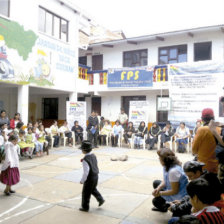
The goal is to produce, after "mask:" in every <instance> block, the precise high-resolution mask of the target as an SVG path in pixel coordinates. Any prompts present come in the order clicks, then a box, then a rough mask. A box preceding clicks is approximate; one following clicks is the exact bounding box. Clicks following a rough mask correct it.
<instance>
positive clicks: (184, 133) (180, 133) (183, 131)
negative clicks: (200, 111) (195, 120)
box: [175, 122, 190, 153]
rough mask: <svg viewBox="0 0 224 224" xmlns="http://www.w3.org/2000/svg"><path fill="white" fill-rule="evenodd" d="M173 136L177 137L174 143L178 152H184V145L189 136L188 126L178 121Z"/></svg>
mask: <svg viewBox="0 0 224 224" xmlns="http://www.w3.org/2000/svg"><path fill="white" fill-rule="evenodd" d="M175 136H176V137H177V139H176V143H177V150H178V152H180V153H184V152H185V151H186V145H187V144H188V138H189V137H190V131H189V128H187V127H186V125H185V123H184V122H180V126H179V127H178V128H177V130H176V133H175Z"/></svg>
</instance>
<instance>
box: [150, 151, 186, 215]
mask: <svg viewBox="0 0 224 224" xmlns="http://www.w3.org/2000/svg"><path fill="white" fill-rule="evenodd" d="M157 154H158V156H159V160H160V163H161V165H162V166H163V181H160V180H155V181H154V182H153V188H154V191H153V192H152V195H153V196H154V198H153V200H152V203H153V205H154V206H155V207H154V208H152V210H153V211H161V212H167V210H168V208H169V207H170V202H173V201H175V200H181V199H182V198H183V197H184V196H185V195H187V191H186V186H187V183H188V180H187V176H186V174H185V173H184V171H183V169H182V167H181V163H180V161H179V160H178V159H177V157H176V156H175V153H174V152H173V151H172V150H170V149H167V148H162V149H160V150H158V151H157Z"/></svg>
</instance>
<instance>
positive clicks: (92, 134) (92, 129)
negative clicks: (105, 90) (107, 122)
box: [87, 111, 99, 148]
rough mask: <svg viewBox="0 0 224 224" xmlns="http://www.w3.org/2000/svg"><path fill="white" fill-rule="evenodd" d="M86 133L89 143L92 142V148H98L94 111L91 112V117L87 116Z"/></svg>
mask: <svg viewBox="0 0 224 224" xmlns="http://www.w3.org/2000/svg"><path fill="white" fill-rule="evenodd" d="M87 131H88V141H90V142H91V143H92V141H94V148H98V146H97V138H98V134H99V120H98V118H97V116H96V113H95V111H92V113H91V115H90V116H89V119H88V126H87Z"/></svg>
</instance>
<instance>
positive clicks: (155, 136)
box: [146, 122, 161, 150]
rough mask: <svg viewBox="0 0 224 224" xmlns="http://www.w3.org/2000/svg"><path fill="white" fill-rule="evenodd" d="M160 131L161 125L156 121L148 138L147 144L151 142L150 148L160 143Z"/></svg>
mask: <svg viewBox="0 0 224 224" xmlns="http://www.w3.org/2000/svg"><path fill="white" fill-rule="evenodd" d="M160 132H161V128H160V126H159V125H158V124H157V122H154V123H153V124H152V127H151V128H150V129H149V133H148V138H147V139H146V144H149V148H148V150H152V149H153V147H154V145H155V144H157V143H158V136H159V134H160Z"/></svg>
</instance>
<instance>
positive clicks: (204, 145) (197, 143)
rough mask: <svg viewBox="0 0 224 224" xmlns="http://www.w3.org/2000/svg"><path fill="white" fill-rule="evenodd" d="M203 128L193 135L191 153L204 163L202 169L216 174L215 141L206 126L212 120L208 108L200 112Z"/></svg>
mask: <svg viewBox="0 0 224 224" xmlns="http://www.w3.org/2000/svg"><path fill="white" fill-rule="evenodd" d="M201 118H202V121H203V127H200V128H199V129H198V131H197V133H196V135H195V138H194V141H193V144H192V153H193V154H194V155H197V158H198V161H200V162H202V163H205V166H204V167H203V169H206V170H207V171H209V172H212V173H217V172H218V160H217V159H216V154H215V149H216V140H215V137H214V135H213V134H212V132H211V131H210V129H209V127H208V124H209V122H210V121H211V120H214V112H213V110H212V109H210V108H206V109H204V110H203V111H202V116H201Z"/></svg>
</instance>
